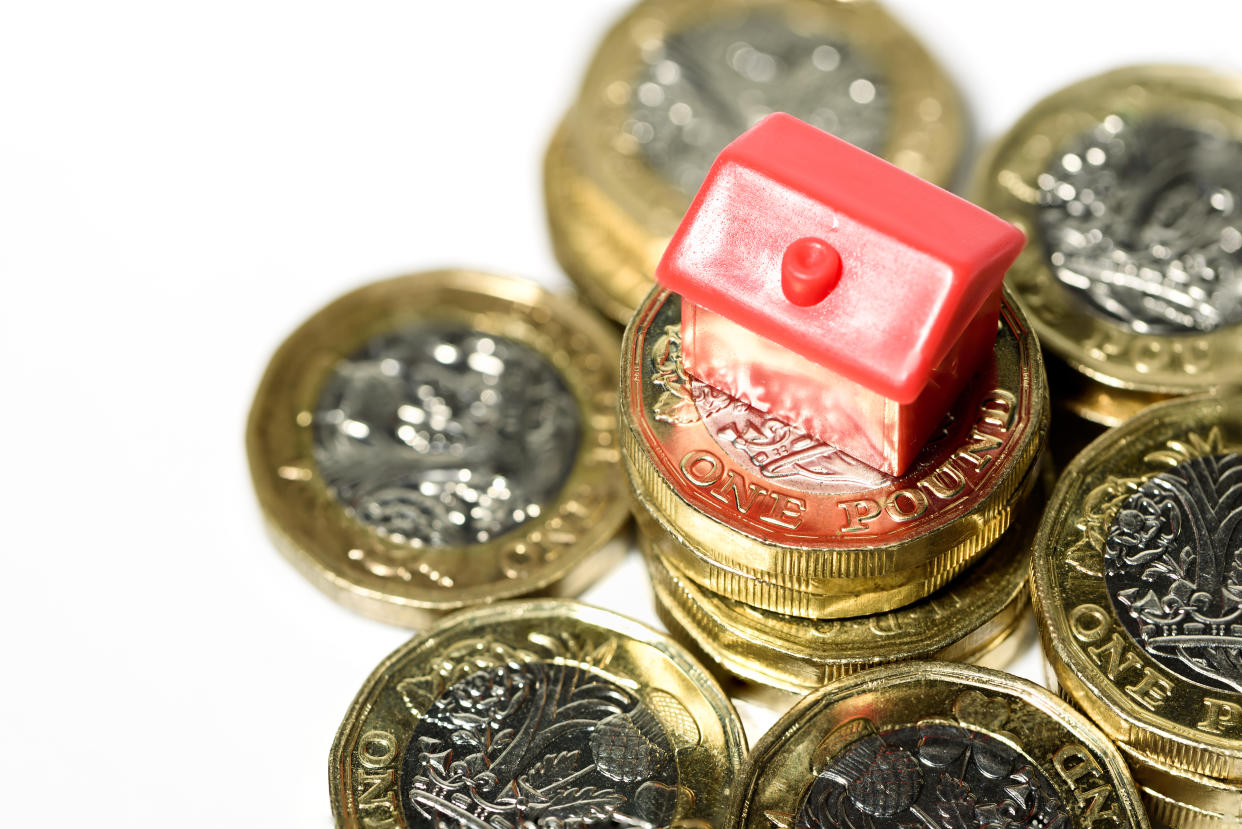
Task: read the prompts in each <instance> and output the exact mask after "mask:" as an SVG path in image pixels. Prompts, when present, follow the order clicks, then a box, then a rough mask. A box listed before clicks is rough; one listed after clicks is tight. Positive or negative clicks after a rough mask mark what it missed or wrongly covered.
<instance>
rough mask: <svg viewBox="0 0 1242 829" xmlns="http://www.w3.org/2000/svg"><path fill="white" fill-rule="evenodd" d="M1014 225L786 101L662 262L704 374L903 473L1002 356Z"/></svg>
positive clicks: (716, 171)
mask: <svg viewBox="0 0 1242 829" xmlns="http://www.w3.org/2000/svg"><path fill="white" fill-rule="evenodd" d="M1024 242H1025V239H1024V237H1023V235H1022V233H1021V231H1019V230H1018V229H1017V228H1016V227H1014V226H1013V225H1011V224H1009V223H1008V222H1005V221H1003V220H1001V219H999V218H997V217H995V216H993V215H992V214H990V213H988V212H986V211H984V210H982V209H981V208H979V207H976V206H975V205H973V204H971V203H969V202H967V201H964V200H963V199H960V198H958V197H957V196H954V195H953V194H951V193H948V192H946V191H944V190H942V189H940V188H939V187H936V186H935V185H932V184H929V183H927V182H925V181H923V180H922V179H919V178H917V177H915V176H912V175H910V174H909V173H906V172H904V171H902V170H900V169H898V168H897V167H894V166H893V165H891V164H889V163H888V162H886V161H883V160H882V159H879V158H877V157H875V156H873V155H871V154H870V153H867V152H864V151H863V150H860V149H858V148H857V147H854V146H852V145H850V144H848V143H846V142H844V141H841V140H840V139H837V138H834V137H833V136H831V135H829V134H827V133H825V132H822V131H820V130H818V129H815V128H814V127H811V126H809V125H808V124H804V123H803V122H801V121H798V120H797V119H795V118H793V117H792V116H789V115H783V114H777V115H772V116H769V117H768V118H766V119H764V120H763V121H761V122H760V123H759V124H758V125H756V126H755V127H754V128H752V129H751V130H750V131H749V132H747V133H745V134H744V135H742V136H741V137H740V138H738V139H737V140H736V141H734V142H733V143H732V144H730V145H729V146H728V147H726V148H725V149H724V151H723V152H721V154H720V156H719V157H718V158H717V159H716V163H715V164H714V165H713V166H712V169H711V172H710V173H709V174H708V177H707V179H706V181H705V182H704V184H703V187H702V188H701V189H700V190H699V193H698V195H697V196H696V197H695V200H694V203H693V204H692V205H691V207H690V210H689V211H688V212H687V213H686V216H685V218H684V219H683V221H682V223H681V226H680V227H679V228H678V230H677V232H676V234H674V236H673V239H672V241H671V242H670V243H669V246H668V248H667V250H666V251H665V253H664V257H663V259H662V260H661V262H660V265H659V267H658V269H657V271H656V276H657V278H658V279H659V281H660V282H661V283H662V284H663V285H664V286H665V287H667V288H669V289H670V290H673V291H676V292H678V293H680V294H681V295H682V299H683V301H682V336H683V344H682V355H683V360H684V362H685V366H686V370H687V371H688V372H690V373H691V374H693V375H695V376H696V377H698V378H699V379H701V380H703V381H705V382H707V383H710V384H711V385H713V386H716V387H717V388H720V389H723V390H724V391H727V392H729V393H730V394H732V395H733V396H735V397H738V398H740V399H742V400H745V401H747V402H748V403H750V404H751V405H752V406H755V407H756V408H758V409H760V410H762V411H767V412H770V413H772V414H773V415H775V416H777V417H779V418H781V419H782V420H785V421H786V422H789V423H792V424H795V425H798V426H801V427H802V428H803V429H805V430H806V431H808V432H810V433H811V434H812V435H814V436H816V437H818V438H820V439H821V440H823V441H824V442H826V443H830V444H832V445H834V446H837V447H839V448H841V449H843V450H844V451H846V452H849V453H850V454H852V455H854V456H855V457H857V458H858V459H859V460H862V461H864V462H866V463H868V464H870V465H871V466H874V467H876V468H878V469H882V470H884V471H886V472H889V473H890V474H901V473H902V472H904V471H905V469H906V467H907V466H908V465H909V463H910V462H911V461H912V460H913V459H914V457H915V456H917V455H918V452H919V449H920V448H921V447H922V445H923V443H924V442H925V441H926V440H927V438H928V437H929V436H930V435H931V433H932V432H933V430H934V429H935V428H936V427H937V426H938V425H939V423H940V421H941V419H942V418H943V417H944V414H945V412H946V411H947V410H948V408H949V406H950V405H951V404H952V403H953V401H954V399H956V397H957V395H958V394H959V393H960V392H961V390H962V388H963V387H964V386H965V384H966V382H967V381H968V380H969V379H970V377H971V376H972V375H973V374H974V373H975V372H976V370H978V368H979V367H980V366H981V365H982V363H983V362H984V361H985V360H986V359H988V358H989V357H990V355H991V353H992V348H991V344H992V342H993V340H994V339H995V336H996V321H997V315H998V310H999V307H1000V288H1001V281H1002V279H1003V278H1004V275H1005V271H1006V269H1008V267H1009V265H1010V264H1011V263H1012V262H1013V260H1014V258H1015V257H1016V256H1017V255H1018V252H1019V251H1020V250H1021V249H1022V246H1023V244H1024Z"/></svg>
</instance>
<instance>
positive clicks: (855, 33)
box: [545, 0, 964, 323]
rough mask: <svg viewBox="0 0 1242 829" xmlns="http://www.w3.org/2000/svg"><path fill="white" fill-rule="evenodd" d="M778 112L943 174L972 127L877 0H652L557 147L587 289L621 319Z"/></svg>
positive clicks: (560, 216) (592, 72) (588, 84)
mask: <svg viewBox="0 0 1242 829" xmlns="http://www.w3.org/2000/svg"><path fill="white" fill-rule="evenodd" d="M773 112H788V113H791V114H793V115H795V116H797V117H799V118H801V119H802V120H804V121H807V122H809V123H811V124H813V125H815V126H817V127H819V128H821V129H824V130H827V131H828V132H832V133H835V134H837V135H839V136H840V137H842V138H844V139H845V140H847V141H850V142H851V143H854V144H857V145H858V146H860V147H862V148H863V149H866V150H869V151H871V152H874V153H877V154H879V155H881V156H883V157H884V158H887V159H888V160H890V161H892V162H893V163H895V164H897V165H898V166H900V167H903V168H904V169H906V170H909V171H910V172H913V173H915V174H916V175H920V176H922V177H924V178H928V179H931V180H932V181H935V182H939V183H943V182H945V181H947V180H948V178H949V177H950V175H951V174H952V172H953V169H954V167H955V166H956V163H957V157H958V154H959V152H960V149H961V145H962V139H963V132H964V130H963V123H962V121H963V119H962V114H961V104H960V102H959V100H958V97H957V93H956V92H955V91H954V89H953V88H952V85H951V84H950V82H949V80H948V79H947V77H946V76H945V75H944V74H943V72H942V71H941V70H940V69H939V68H938V67H937V66H936V64H935V63H934V61H933V60H932V59H931V57H930V56H929V55H928V54H927V52H926V51H925V50H924V49H923V47H922V46H921V45H919V43H918V42H917V41H916V40H915V39H914V38H913V37H912V36H911V35H910V34H909V33H907V32H906V31H905V30H904V29H903V28H902V27H901V26H900V25H899V24H898V23H897V22H896V21H895V20H893V19H892V18H891V17H890V16H889V15H888V14H887V13H886V12H885V11H884V10H883V9H882V8H881V7H880V6H879V5H878V4H876V3H874V2H870V0H868V2H839V0H761V2H742V1H741V0H727V2H718V1H717V0H647V2H643V3H640V4H639V5H637V6H636V7H635V8H634V9H633V10H632V11H631V12H630V13H629V14H628V15H627V16H626V17H625V18H623V19H622V20H621V21H619V22H618V23H617V24H616V26H614V28H613V29H612V30H611V31H610V32H609V34H608V35H607V36H606V37H605V39H604V41H603V43H602V44H601V45H600V47H599V50H598V51H597V53H596V55H595V57H594V59H593V61H592V63H591V66H590V68H589V69H588V71H587V74H586V78H585V80H584V81H583V85H582V91H581V93H580V95H579V97H578V99H577V100H576V102H575V103H574V105H573V107H572V108H571V109H570V111H569V113H568V114H567V115H566V118H565V121H564V123H563V124H562V126H561V128H560V130H559V131H558V133H557V136H556V138H555V139H554V140H553V142H552V145H551V147H550V149H549V151H548V157H547V162H546V166H545V188H546V195H547V207H548V216H549V222H550V225H551V229H552V237H553V243H554V247H555V249H556V253H557V257H558V259H560V261H561V263H562V264H563V265H564V267H565V269H566V271H567V272H568V273H569V274H570V276H571V277H572V278H573V279H574V281H575V282H576V283H577V284H578V286H579V288H580V289H581V290H582V292H583V293H584V294H585V295H586V296H587V297H588V298H589V299H590V300H591V301H592V302H594V303H595V304H596V305H597V306H599V307H600V308H601V309H602V310H603V311H604V312H605V313H606V314H608V315H609V316H610V317H612V318H613V319H615V320H617V321H618V322H622V323H624V322H625V320H627V319H628V318H629V316H630V313H631V312H632V311H633V310H634V308H635V307H637V305H638V303H639V302H640V301H641V300H642V298H643V297H644V296H645V295H646V294H647V292H648V291H649V290H650V289H651V285H652V281H651V274H652V273H653V272H654V270H655V264H656V261H657V260H658V258H659V256H660V252H661V251H662V250H663V248H664V245H665V243H666V242H667V239H668V237H669V236H670V235H671V234H672V232H673V230H674V229H675V228H676V225H677V222H678V220H679V219H680V218H681V215H682V214H683V213H684V212H685V209H686V207H687V206H688V205H689V203H690V199H691V197H692V196H693V195H694V193H695V191H696V190H697V189H698V186H699V184H700V183H701V182H702V180H703V177H704V176H705V175H706V173H707V170H708V168H709V167H710V166H711V163H712V161H713V160H714V159H715V157H716V155H717V153H719V152H720V150H721V149H723V148H724V146H725V144H727V143H728V142H729V141H731V140H733V139H734V138H736V137H737V136H738V135H739V134H741V133H742V132H743V131H745V130H746V129H747V128H748V127H750V126H752V125H753V124H754V123H755V122H757V121H758V120H759V119H760V118H762V117H763V116H765V115H768V114H770V113H773Z"/></svg>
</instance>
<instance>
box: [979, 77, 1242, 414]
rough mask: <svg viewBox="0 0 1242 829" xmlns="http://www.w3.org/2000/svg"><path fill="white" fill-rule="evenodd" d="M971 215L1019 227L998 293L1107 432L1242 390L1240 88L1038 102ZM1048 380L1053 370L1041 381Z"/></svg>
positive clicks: (1166, 82)
mask: <svg viewBox="0 0 1242 829" xmlns="http://www.w3.org/2000/svg"><path fill="white" fill-rule="evenodd" d="M975 198H976V200H978V201H979V203H980V204H981V205H982V206H984V207H985V208H987V209H988V210H991V211H992V212H994V213H996V214H998V215H999V216H1001V217H1002V218H1005V219H1008V220H1010V221H1012V222H1014V223H1015V224H1017V225H1018V226H1019V227H1021V228H1022V229H1023V230H1024V231H1025V232H1026V233H1027V236H1028V238H1029V242H1028V244H1027V248H1026V250H1025V251H1024V253H1023V254H1022V255H1021V256H1020V257H1019V258H1018V261H1017V262H1016V263H1015V265H1014V266H1013V267H1012V268H1011V269H1010V271H1009V275H1008V277H1007V282H1008V284H1009V286H1010V288H1011V289H1012V290H1013V291H1014V293H1015V295H1016V296H1017V297H1018V301H1019V302H1020V303H1022V307H1023V308H1024V309H1025V310H1026V311H1027V313H1028V314H1029V315H1030V317H1031V323H1032V325H1034V326H1035V330H1036V333H1037V334H1038V335H1039V338H1040V342H1042V343H1043V345H1044V347H1045V349H1047V351H1048V352H1049V353H1050V355H1052V356H1053V358H1054V359H1055V360H1056V361H1058V362H1060V363H1063V364H1064V366H1065V368H1066V370H1067V373H1077V374H1079V375H1081V376H1082V377H1083V378H1085V381H1083V382H1074V381H1072V380H1071V381H1069V382H1066V383H1064V384H1063V385H1059V386H1057V387H1054V388H1053V394H1054V396H1055V397H1057V398H1058V399H1059V400H1062V401H1063V402H1064V405H1065V406H1066V407H1068V408H1069V409H1071V410H1072V411H1074V412H1076V413H1077V414H1078V415H1081V416H1082V417H1085V418H1087V419H1089V420H1093V421H1095V422H1097V423H1100V424H1103V425H1107V426H1113V425H1117V424H1118V423H1120V422H1122V421H1123V420H1125V418H1126V417H1128V416H1130V415H1132V414H1134V413H1135V412H1137V411H1138V410H1140V409H1141V408H1142V407H1143V406H1146V405H1150V404H1151V403H1154V402H1157V401H1159V400H1161V399H1164V398H1167V397H1169V396H1171V395H1183V394H1188V393H1193V392H1197V391H1205V390H1208V389H1212V388H1219V387H1221V386H1226V385H1230V384H1237V383H1240V382H1242V76H1237V75H1226V74H1219V73H1216V72H1212V71H1208V70H1206V69H1198V68H1194V67H1189V66H1135V67H1127V68H1124V69H1118V70H1115V71H1112V72H1108V73H1106V74H1103V75H1098V76H1095V77H1092V78H1088V79H1086V80H1083V81H1080V82H1079V83H1076V84H1074V85H1072V86H1069V87H1067V88H1065V89H1062V90H1061V91H1059V92H1056V93H1054V94H1053V95H1050V96H1049V97H1047V98H1045V99H1044V100H1042V101H1040V102H1039V103H1037V104H1036V105H1035V106H1034V107H1032V108H1031V109H1030V110H1029V111H1028V112H1027V113H1026V114H1025V115H1023V116H1022V117H1021V118H1020V119H1019V120H1018V122H1017V124H1016V125H1015V126H1014V127H1013V128H1012V129H1011V130H1010V131H1009V132H1008V133H1007V134H1006V135H1005V136H1004V137H1003V138H1001V139H1000V140H999V141H998V142H997V144H996V145H995V146H994V147H993V148H992V150H991V152H990V154H989V155H988V157H987V158H985V159H984V160H983V162H982V163H981V164H980V166H979V169H978V173H977V176H976V182H975ZM1057 374H1058V371H1057V370H1055V369H1050V376H1057Z"/></svg>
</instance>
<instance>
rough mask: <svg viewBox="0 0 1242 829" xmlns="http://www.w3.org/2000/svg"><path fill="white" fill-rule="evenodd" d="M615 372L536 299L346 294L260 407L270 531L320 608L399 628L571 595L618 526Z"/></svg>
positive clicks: (416, 290) (260, 472)
mask: <svg viewBox="0 0 1242 829" xmlns="http://www.w3.org/2000/svg"><path fill="white" fill-rule="evenodd" d="M616 366H617V343H616V338H615V336H614V335H613V334H612V333H611V332H610V331H609V329H608V328H607V326H606V324H605V323H604V322H603V321H602V320H599V319H598V318H597V317H595V315H594V314H593V313H592V312H591V311H589V310H588V309H587V308H586V307H584V306H582V305H580V304H579V303H577V302H575V301H573V300H570V299H567V298H563V297H558V296H555V295H553V294H550V293H548V292H547V291H544V290H543V289H542V288H540V287H539V286H537V285H535V284H534V283H531V282H526V281H523V280H517V279H512V278H509V277H502V276H496V275H492V274H484V273H476V272H472V271H461V270H454V271H435V272H430V273H422V274H415V275H413V276H406V277H399V278H397V279H392V280H388V281H385V282H377V283H374V284H371V285H367V286H365V287H363V288H360V289H358V290H356V291H354V292H353V293H350V294H347V295H345V296H343V297H341V298H340V299H338V300H336V301H335V302H333V303H331V304H330V305H328V306H327V307H325V308H324V309H323V310H321V311H319V312H318V313H316V314H315V315H314V316H313V317H311V318H310V319H309V320H307V322H306V323H304V324H303V325H302V326H301V327H300V328H299V329H298V330H297V331H295V332H294V333H293V334H292V335H290V337H289V338H288V339H287V340H286V341H285V342H284V343H283V344H282V345H281V347H280V348H279V349H278V350H277V352H276V354H275V356H273V357H272V361H271V363H269V365H268V368H267V372H266V374H265V375H264V377H263V380H262V382H261V383H260V385H259V390H258V393H257V394H256V395H255V401H254V404H253V407H252V409H251V411H250V420H249V423H248V425H247V431H246V445H247V450H248V453H249V456H250V472H251V476H252V478H253V481H254V486H255V490H256V492H257V494H258V497H259V503H260V505H261V506H262V508H263V512H264V515H265V517H266V519H267V521H268V526H269V529H270V530H271V532H272V535H273V537H274V538H275V540H276V542H277V545H278V546H279V547H280V549H281V550H282V552H284V553H285V554H286V555H287V556H288V557H289V558H290V560H291V561H293V563H294V564H295V565H296V566H297V567H298V569H300V570H301V571H302V572H303V573H304V574H305V575H306V576H307V577H308V578H310V580H311V581H312V582H314V583H315V584H316V585H317V586H318V587H320V588H321V589H322V590H324V591H325V592H327V593H328V594H329V595H330V596H332V597H333V598H335V599H337V600H338V601H340V602H342V603H343V604H345V605H347V606H348V607H350V608H352V609H354V610H357V611H358V612H360V613H364V614H366V615H368V616H372V617H374V618H378V619H380V620H383V621H386V622H392V623H396V624H406V625H418V624H422V623H423V622H425V621H426V620H427V618H428V614H429V613H431V612H437V611H443V610H449V609H454V608H458V607H462V606H465V605H470V604H477V603H480V602H487V601H494V600H496V599H500V598H505V597H511V596H514V595H521V594H527V593H531V592H534V591H537V590H543V589H549V588H551V587H553V586H556V587H557V588H558V589H564V590H566V591H571V590H573V589H580V588H581V587H582V586H583V582H584V581H586V580H588V579H589V578H590V577H591V576H592V575H594V574H595V570H596V569H597V568H596V567H594V566H592V565H594V564H597V563H600V559H599V557H594V558H592V559H591V560H590V561H587V559H588V557H589V556H591V554H592V553H595V552H596V551H598V550H600V549H601V548H603V547H605V545H606V544H607V543H608V542H609V541H610V540H612V539H613V538H614V536H616V534H617V532H618V530H619V529H620V527H621V526H622V524H623V523H624V521H625V517H626V508H625V484H624V482H623V481H622V480H621V477H620V476H619V475H618V472H619V468H618V465H617V464H618V460H619V455H620V453H619V451H618V448H617V440H616V413H615V407H616V387H617V368H616ZM584 562H586V566H583V565H584Z"/></svg>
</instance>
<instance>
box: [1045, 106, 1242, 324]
mask: <svg viewBox="0 0 1242 829" xmlns="http://www.w3.org/2000/svg"><path fill="white" fill-rule="evenodd" d="M1037 185H1038V187H1039V205H1040V207H1039V213H1038V216H1039V229H1040V233H1041V234H1042V237H1043V239H1044V243H1045V253H1046V255H1047V257H1048V262H1049V264H1050V265H1051V267H1052V269H1053V272H1054V273H1055V274H1056V275H1057V278H1058V279H1059V280H1060V281H1061V282H1062V283H1063V284H1064V285H1066V286H1068V287H1069V288H1070V289H1071V290H1073V291H1074V293H1075V294H1077V295H1078V296H1079V297H1081V298H1082V300H1083V302H1084V303H1085V304H1086V305H1087V307H1089V308H1091V309H1092V310H1093V311H1095V312H1097V313H1101V314H1103V315H1104V316H1105V317H1107V318H1109V319H1111V320H1114V321H1117V322H1121V323H1124V324H1126V325H1128V326H1130V327H1131V328H1132V329H1133V330H1135V331H1137V332H1139V333H1152V334H1189V333H1195V332H1202V331H1214V330H1216V329H1218V328H1221V327H1224V326H1229V325H1236V324H1238V323H1239V322H1242V203H1240V200H1242V143H1239V142H1238V141H1234V140H1232V139H1229V138H1226V137H1222V136H1220V135H1213V134H1210V133H1207V132H1203V131H1201V130H1198V129H1193V128H1191V127H1188V126H1186V125H1185V124H1179V123H1176V122H1173V121H1171V120H1168V119H1164V118H1149V119H1143V120H1125V119H1123V118H1121V117H1120V116H1117V115H1110V116H1108V117H1107V118H1105V119H1104V120H1103V122H1102V123H1100V124H1099V125H1098V126H1097V127H1096V128H1094V129H1092V130H1090V131H1089V132H1087V133H1086V134H1084V135H1081V136H1079V137H1078V138H1077V139H1075V140H1074V141H1072V142H1070V143H1069V144H1068V145H1067V146H1066V147H1065V148H1064V149H1063V150H1062V151H1061V152H1060V153H1059V154H1057V155H1056V156H1055V157H1054V158H1053V160H1052V162H1051V164H1050V165H1049V167H1048V169H1047V170H1046V171H1045V172H1044V173H1042V174H1041V175H1040V176H1039V178H1038V180H1037Z"/></svg>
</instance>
